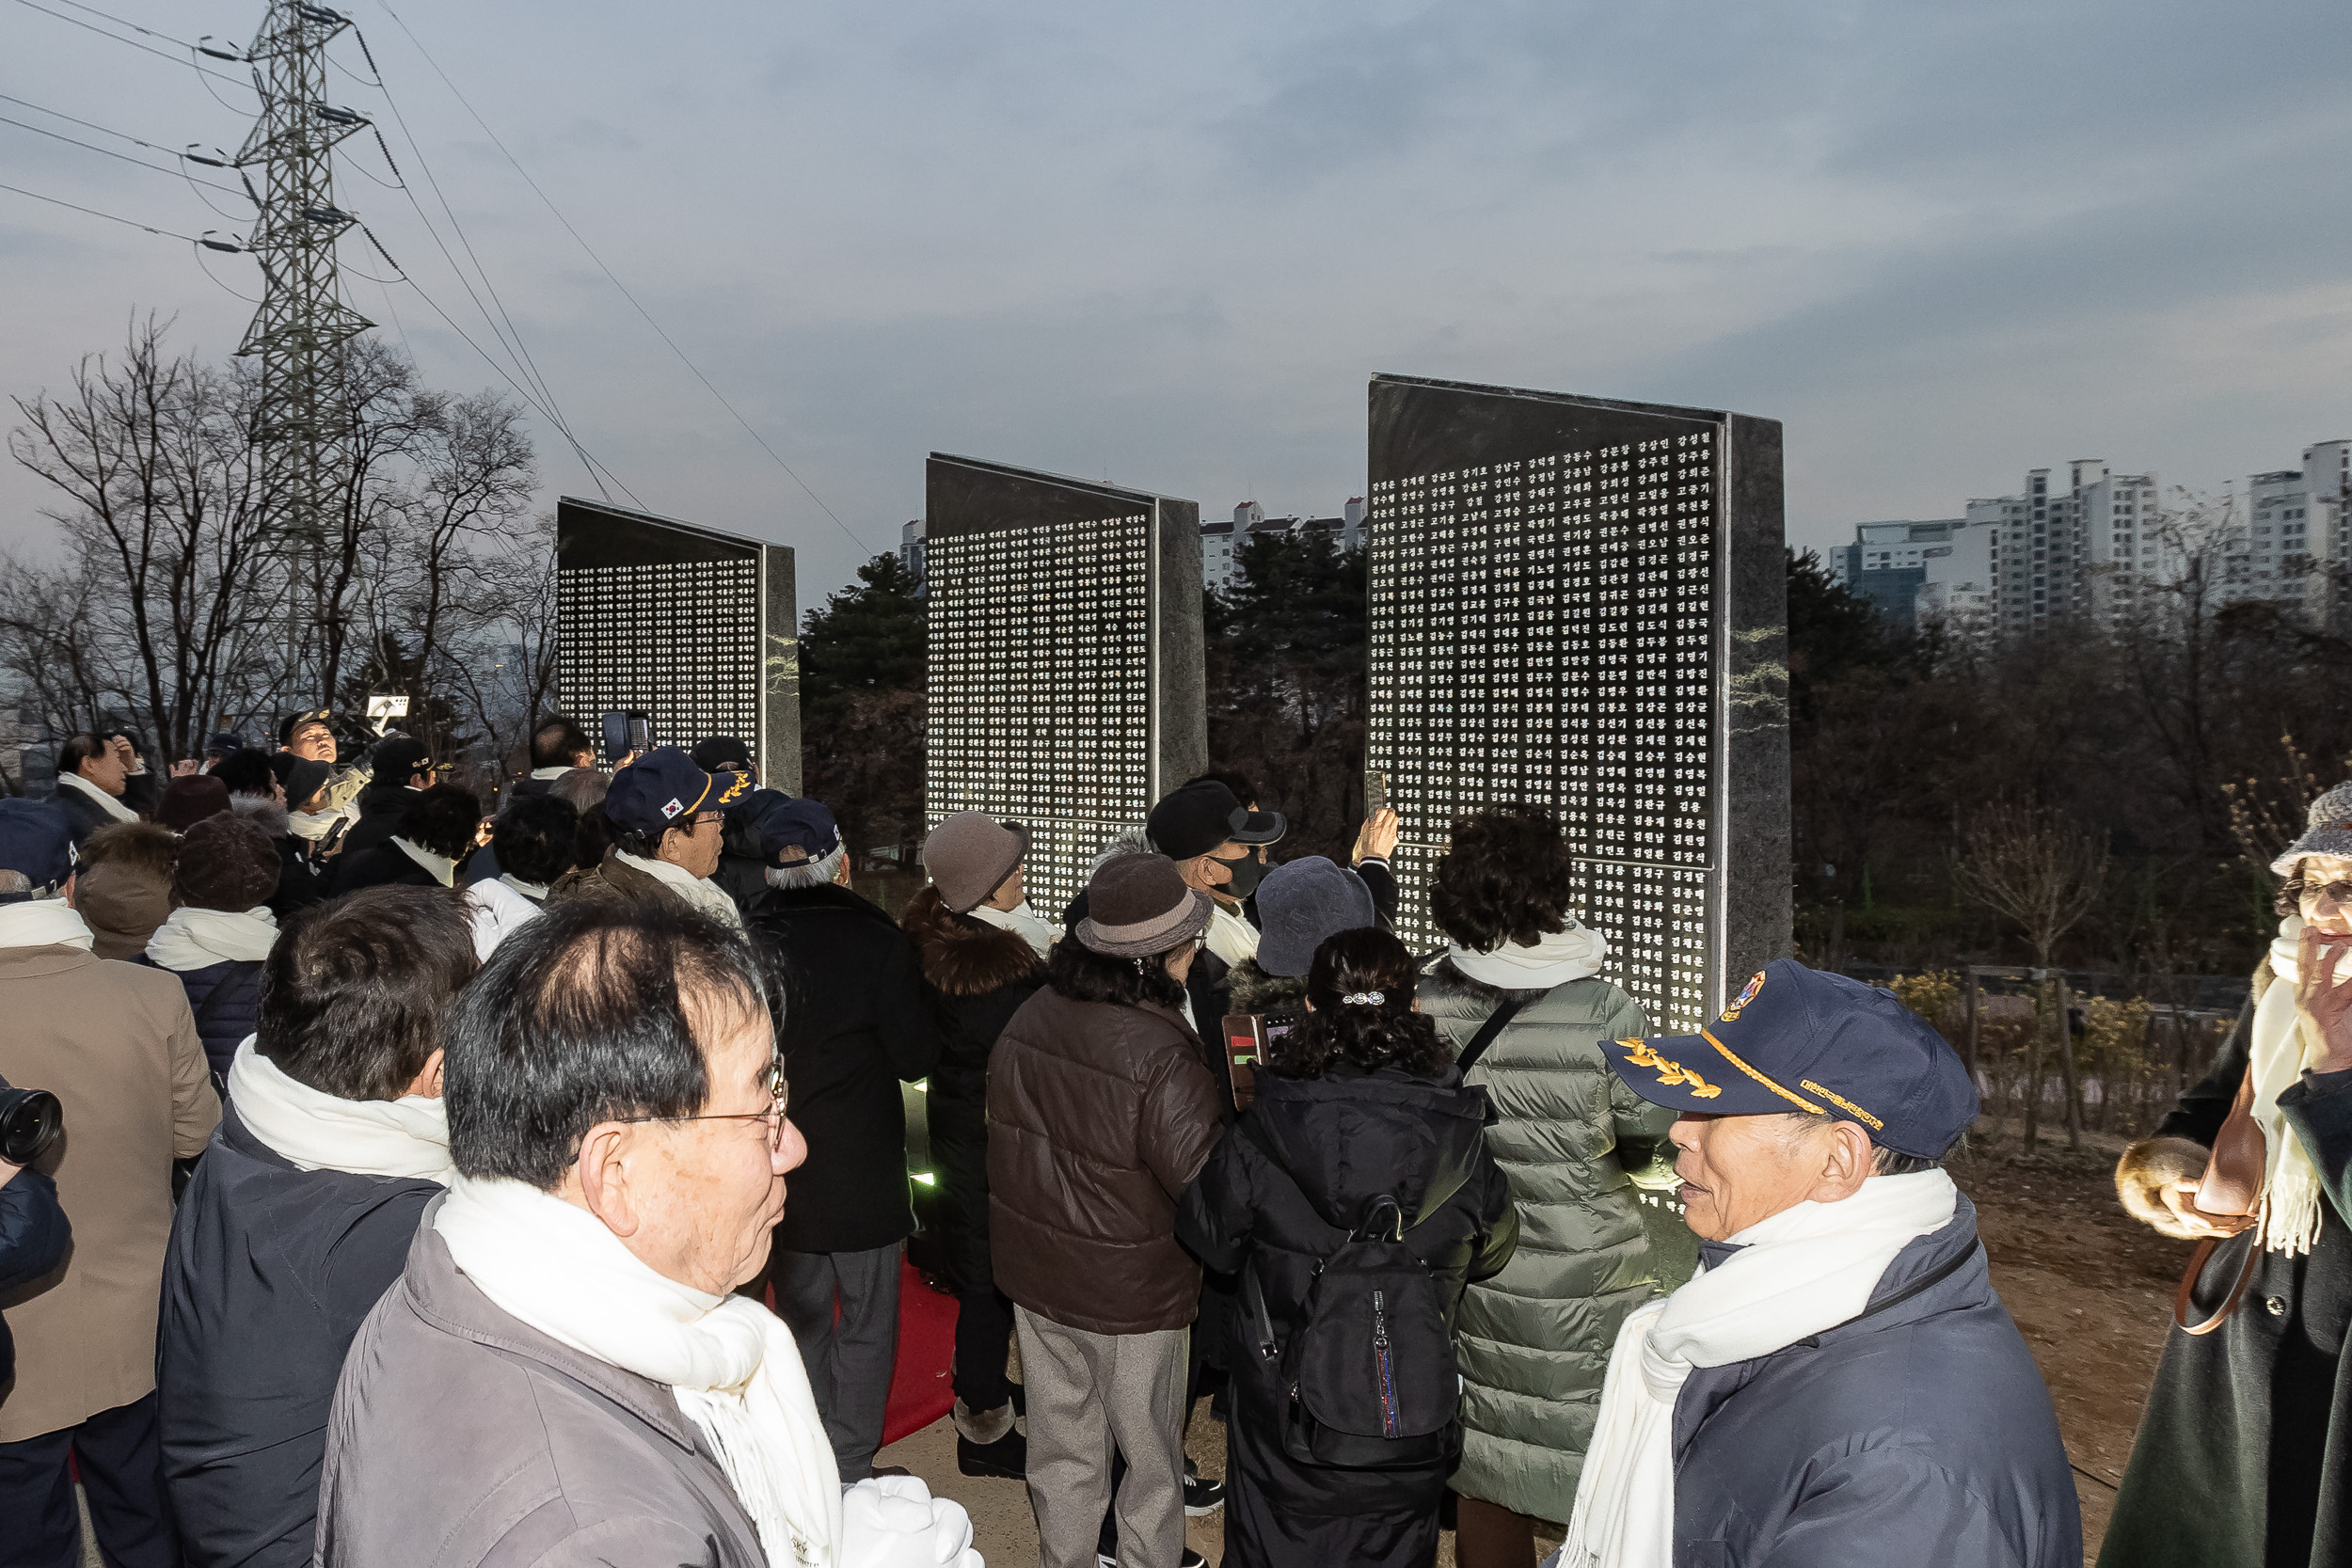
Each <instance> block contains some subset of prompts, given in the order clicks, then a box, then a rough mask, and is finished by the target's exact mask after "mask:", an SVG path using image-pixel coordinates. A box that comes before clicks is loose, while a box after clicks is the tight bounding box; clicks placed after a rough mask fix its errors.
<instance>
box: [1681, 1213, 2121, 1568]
mask: <svg viewBox="0 0 2352 1568" xmlns="http://www.w3.org/2000/svg"><path fill="white" fill-rule="evenodd" d="M1738 1250H1739V1248H1737V1247H1734V1246H1727V1245H1725V1244H1724V1243H1719V1242H1708V1243H1702V1245H1701V1247H1700V1252H1701V1254H1702V1255H1703V1256H1704V1257H1705V1258H1706V1259H1708V1262H1709V1263H1710V1264H1712V1263H1717V1262H1721V1261H1722V1260H1723V1259H1725V1258H1728V1257H1729V1256H1730V1255H1731V1254H1732V1253H1734V1252H1737V1251H1738ZM1870 1300H1871V1306H1870V1307H1867V1308H1866V1309H1865V1310H1864V1312H1863V1315H1862V1316H1860V1317H1858V1318H1854V1319H1852V1320H1851V1321H1849V1322H1847V1323H1840V1324H1839V1325H1838V1326H1837V1327H1836V1328H1833V1329H1830V1330H1828V1331H1826V1332H1824V1333H1821V1334H1818V1335H1814V1336H1812V1337H1811V1338H1804V1339H1800V1340H1798V1341H1797V1342H1796V1343H1795V1344H1793V1345H1791V1346H1789V1347H1788V1349H1787V1350H1783V1351H1776V1352H1774V1353H1773V1354H1771V1355H1767V1356H1763V1357H1760V1358H1759V1359H1757V1360H1755V1361H1740V1362H1734V1363H1733V1364H1731V1365H1730V1366H1725V1367H1702V1368H1700V1369H1699V1370H1696V1371H1694V1372H1692V1374H1691V1378H1690V1381H1689V1382H1687V1383H1685V1384H1684V1385H1683V1386H1682V1392H1681V1394H1680V1395H1679V1396H1678V1397H1677V1399H1676V1401H1675V1417H1674V1443H1675V1548H1674V1561H1675V1568H1731V1565H1733V1564H1738V1565H1739V1568H1907V1565H1909V1564H1918V1565H1919V1568H1928V1565H1929V1564H1934V1565H1936V1568H1945V1565H1947V1564H1948V1565H1953V1568H1959V1565H1963V1564H1964V1565H1965V1568H2079V1564H2080V1563H2081V1562H2082V1560H2083V1530H2082V1517H2081V1514H2080V1513H2079V1512H2078V1510H2077V1507H2076V1504H2075V1499H2074V1477H2073V1476H2072V1475H2071V1474H2069V1473H2068V1468H2067V1461H2066V1449H2065V1447H2064V1446H2063V1445H2062V1444H2061V1443H2060V1442H2059V1441H2058V1418H2057V1416H2056V1415H2055V1414H2054V1413H2053V1412H2052V1411H2051V1409H2050V1394H2049V1390H2048V1389H2046V1388H2044V1387H2043V1386H2042V1376H2041V1374H2040V1373H2039V1372H2037V1371H2036V1370H2034V1364H2033V1357H2032V1356H2030V1355H2028V1354H2026V1342H2025V1340H2023V1339H2022V1338H2018V1334H2017V1325H2016V1324H2015V1323H2011V1322H2010V1316H2009V1313H2008V1312H2007V1310H2005V1309H2004V1308H2003V1307H2002V1306H2001V1302H2000V1298H1999V1297H1998V1296H1995V1295H1994V1293H1993V1282H1992V1280H1991V1278H1990V1277H1989V1276H1988V1275H1986V1273H1985V1264H1984V1253H1983V1252H1982V1250H1981V1249H1979V1247H1978V1245H1977V1210H1976V1206H1975V1205H1974V1204H1972V1203H1970V1202H1969V1201H1968V1200H1967V1199H1966V1198H1965V1197H1963V1198H1962V1199H1961V1200H1960V1206H1959V1210H1958V1212H1956V1213H1954V1214H1953V1216H1952V1223H1951V1224H1949V1225H1947V1226H1946V1227H1944V1228H1943V1229H1941V1230H1939V1231H1937V1232H1935V1233H1934V1234H1933V1235H1931V1236H1922V1237H1920V1238H1919V1239H1918V1240H1917V1241H1915V1242H1914V1243H1911V1244H1910V1245H1909V1246H1907V1247H1905V1248H1904V1249H1903V1250H1902V1251H1901V1252H1899V1253H1898V1254H1897V1255H1896V1257H1895V1260H1894V1262H1892V1263H1890V1264H1888V1265H1887V1268H1886V1273H1885V1275H1883V1277H1881V1279H1880V1280H1879V1284H1878V1289H1877V1290H1876V1291H1873V1292H1872V1294H1871V1298H1870Z"/></svg>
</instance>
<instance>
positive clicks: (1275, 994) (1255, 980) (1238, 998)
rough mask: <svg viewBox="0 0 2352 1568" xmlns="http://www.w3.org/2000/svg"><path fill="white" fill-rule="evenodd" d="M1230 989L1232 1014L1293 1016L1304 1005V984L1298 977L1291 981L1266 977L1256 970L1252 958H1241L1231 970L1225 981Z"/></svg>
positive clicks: (1256, 963) (1290, 979)
mask: <svg viewBox="0 0 2352 1568" xmlns="http://www.w3.org/2000/svg"><path fill="white" fill-rule="evenodd" d="M1228 983H1229V984H1230V985H1231V986H1232V993H1233V1011H1235V1012H1237V1013H1295V1012H1299V1011H1302V1010H1304V1009H1305V1007H1306V1005H1307V982H1306V979H1305V978H1304V977H1303V976H1301V977H1299V978H1296V979H1293V978H1290V977H1287V976H1284V975H1280V974H1267V973H1266V972H1265V971H1264V970H1263V969H1261V968H1259V967H1258V960H1257V959H1255V958H1244V959H1243V960H1242V961H1241V962H1240V963H1238V964H1235V965H1234V966H1233V970H1232V975H1231V977H1230V979H1229V981H1228Z"/></svg>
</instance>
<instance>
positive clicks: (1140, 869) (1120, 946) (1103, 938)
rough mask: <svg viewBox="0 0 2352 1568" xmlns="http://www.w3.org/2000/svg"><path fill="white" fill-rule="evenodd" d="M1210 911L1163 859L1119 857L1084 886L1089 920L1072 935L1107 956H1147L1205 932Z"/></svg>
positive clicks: (1205, 897) (1202, 895)
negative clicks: (1085, 887)
mask: <svg viewBox="0 0 2352 1568" xmlns="http://www.w3.org/2000/svg"><path fill="white" fill-rule="evenodd" d="M1214 909H1215V906H1213V905H1212V904H1211V903H1210V902H1209V895H1207V894H1205V893H1201V892H1199V891H1197V890H1196V889H1194V888H1191V887H1188V886H1186V885H1185V882H1184V878H1183V877H1182V876H1181V875H1180V874H1179V873H1178V872H1177V870H1176V863H1175V862H1174V861H1172V860H1169V859H1168V857H1167V856H1166V855H1120V856H1119V857H1118V858H1117V859H1115V860H1108V861H1105V862H1104V863H1103V864H1102V865H1101V866H1099V867H1098V868H1096V870H1095V873H1094V878H1093V879H1092V880H1091V881H1089V882H1088V883H1087V917H1086V918H1085V919H1084V920H1081V921H1079V922H1078V928H1077V932H1076V935H1077V938H1078V940H1079V941H1080V942H1083V943H1085V944H1086V945H1087V946H1088V947H1090V948H1092V949H1093V950H1094V951H1095V952H1097V953H1101V954H1104V955H1105V956H1106V957H1109V958H1151V957H1152V956H1154V955H1155V954H1160V953H1166V952H1168V951H1169V950H1170V949H1171V948H1174V947H1176V946H1178V945H1179V944H1181V943H1183V942H1190V941H1192V940H1193V939H1194V938H1195V937H1197V936H1199V935H1200V933H1201V932H1202V931H1204V930H1206V929H1208V926H1209V916H1210V915H1211V913H1212V912H1214Z"/></svg>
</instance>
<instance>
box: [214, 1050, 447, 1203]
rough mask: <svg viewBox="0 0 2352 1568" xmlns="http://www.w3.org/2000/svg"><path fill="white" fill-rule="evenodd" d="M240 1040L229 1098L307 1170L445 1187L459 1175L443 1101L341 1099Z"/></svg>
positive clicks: (243, 1117) (252, 1127)
mask: <svg viewBox="0 0 2352 1568" xmlns="http://www.w3.org/2000/svg"><path fill="white" fill-rule="evenodd" d="M254 1038H255V1037H254V1036H251V1035H247V1036H246V1037H245V1038H244V1039H243V1040H241V1041H239V1042H238V1045H237V1053H236V1055H235V1056H234V1057H232V1058H230V1063H229V1103H230V1105H232V1106H234V1107H235V1108H236V1112H237V1119H238V1120H239V1121H242V1122H244V1123H245V1125H246V1131H247V1132H251V1133H252V1134H253V1135H254V1136H255V1137H257V1138H259V1139H261V1140H262V1142H263V1143H264V1144H267V1145H268V1146H269V1147H270V1148H272V1149H274V1150H276V1151H277V1152H278V1154H280V1155H282V1156H283V1157H284V1158H286V1159H287V1160H289V1161H291V1162H293V1164H294V1166H295V1167H296V1168H297V1169H300V1170H340V1171H348V1172H350V1173H351V1174H352V1175H354V1176H404V1177H408V1178H410V1179H412V1180H420V1181H438V1182H439V1183H441V1185H443V1186H445V1187H446V1186H448V1185H449V1183H450V1182H451V1181H452V1180H454V1179H455V1177H456V1175H457V1172H456V1170H455V1169H454V1168H453V1166H452V1165H451V1164H450V1163H449V1113H448V1111H447V1110H446V1109H445V1108H444V1107H443V1106H442V1104H441V1102H440V1101H437V1100H428V1099H426V1098H425V1097H424V1096H423V1095H421V1094H412V1095H405V1096H403V1097H402V1098H400V1099H398V1100H339V1099H337V1098H336V1097H335V1096H333V1095H331V1094H327V1093H326V1092H325V1091H323V1090H320V1089H314V1088H312V1087H311V1086H310V1085H308V1084H304V1083H300V1082H298V1081H296V1080H295V1079H294V1078H293V1077H290V1076H289V1075H288V1074H287V1073H286V1072H285V1070H284V1069H281V1068H280V1067H278V1064H277V1063H276V1062H273V1061H271V1060H270V1059H269V1058H268V1057H266V1056H264V1055H262V1053H260V1052H258V1051H256V1050H254V1049H253V1041H254Z"/></svg>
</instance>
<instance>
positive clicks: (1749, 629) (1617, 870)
mask: <svg viewBox="0 0 2352 1568" xmlns="http://www.w3.org/2000/svg"><path fill="white" fill-rule="evenodd" d="M1370 480H1371V497H1370V500H1371V512H1370V517H1369V524H1368V527H1369V533H1368V538H1367V547H1368V550H1369V557H1370V562H1369V564H1370V573H1371V600H1372V602H1371V672H1370V676H1371V687H1370V725H1369V734H1368V736H1367V747H1366V752H1367V757H1366V767H1367V769H1368V771H1369V772H1370V774H1371V775H1372V779H1371V781H1370V784H1371V788H1372V790H1373V791H1374V792H1375V793H1379V792H1385V798H1386V800H1387V803H1388V804H1390V805H1391V806H1393V807H1395V808H1396V809H1397V811H1398V813H1399V814H1400V816H1402V818H1403V823H1402V827H1403V839H1402V842H1401V843H1400V845H1399V848H1398V855H1397V867H1396V869H1397V873H1398V878H1399V880H1400V882H1401V884H1402V886H1403V891H1404V909H1403V911H1402V915H1401V918H1400V922H1399V926H1400V934H1401V935H1403V936H1404V937H1405V938H1406V941H1407V942H1410V943H1413V944H1414V945H1416V946H1417V947H1418V948H1420V949H1422V950H1426V949H1428V948H1433V947H1437V946H1440V945H1442V944H1443V942H1444V938H1443V936H1442V935H1441V934H1440V933H1439V932H1438V931H1437V929H1436V928H1435V927H1434V926H1433V925H1432V924H1431V923H1430V919H1429V911H1428V897H1427V892H1428V884H1429V879H1430V876H1431V873H1432V871H1433V869H1434V866H1435V864H1436V862H1437V858H1438V855H1439V854H1441V853H1442V852H1443V849H1444V846H1445V842H1446V837H1447V834H1448V832H1450V830H1451V827H1452V824H1453V823H1454V820H1455V819H1456V818H1457V817H1459V816H1463V815H1465V814H1468V813H1470V812H1474V811H1477V810H1479V809H1481V808H1483V807H1486V806H1491V805H1501V804H1505V803H1509V802H1513V801H1527V802H1531V803H1534V804H1537V805H1542V806H1546V807H1549V808H1550V809H1551V810H1552V811H1553V812H1555V813H1556V814H1557V815H1558V816H1559V817H1560V818H1561V820H1562V822H1563V823H1564V824H1565V827H1566V830H1567V832H1568V834H1569V838H1570V841H1571V843H1572V844H1573V845H1574V847H1575V850H1576V854H1577V857H1578V875H1579V882H1580V887H1579V890H1578V891H1579V894H1580V897H1581V903H1582V907H1583V911H1584V918H1585V920H1586V921H1587V923H1588V924H1590V925H1592V926H1594V927H1597V928H1598V929H1599V930H1600V931H1602V932H1603V933H1604V934H1605V935H1606V936H1607V937H1608V938H1609V942H1610V946H1611V949H1612V953H1611V965H1610V968H1609V969H1608V970H1607V971H1606V972H1605V973H1607V974H1608V975H1609V977H1610V978H1613V979H1614V980H1616V981H1617V982H1618V983H1619V984H1620V985H1622V986H1624V987H1625V989H1626V990H1628V991H1629V992H1631V993H1632V994H1633V996H1634V997H1635V998H1636V999H1637V1000H1639V1001H1640V1002H1641V1003H1642V1005H1643V1006H1644V1007H1645V1009H1647V1011H1648V1014H1649V1018H1650V1023H1651V1027H1653V1028H1654V1029H1658V1030H1661V1031H1666V1030H1691V1029H1695V1028H1696V1027H1698V1026H1699V1025H1700V1024H1701V1023H1703V1022H1706V1021H1707V1020H1708V1019H1709V1018H1711V1017H1713V1016H1714V1015H1715V1014H1716V1013H1717V1012H1718V1011H1720V1010H1721V1008H1722V1006H1723V1005H1724V994H1725V988H1726V986H1729V987H1730V988H1731V989H1735V990H1736V989H1737V987H1738V986H1739V985H1740V984H1741V983H1742V982H1744V981H1745V979H1746V977H1747V975H1748V974H1750V973H1752V972H1753V971H1755V970H1756V969H1758V968H1761V967H1762V966H1763V964H1764V963H1765V962H1766V960H1768V959H1770V958H1775V957H1779V956H1781V955H1783V954H1786V953H1787V952H1788V950H1789V940H1790V909H1789V860H1788V855H1789V840H1788V726H1787V712H1786V691H1787V668H1786V660H1787V654H1786V643H1787V629H1786V619H1787V591H1786V584H1785V566H1784V562H1783V528H1782V510H1781V455H1780V425H1779V423H1778V422H1777V421H1775V420H1758V419H1752V418H1749V417H1747V416H1745V415H1739V414H1728V413H1720V412H1713V411H1708V410H1703V409H1694V408H1673V407H1663V406H1659V405H1655V404H1634V403H1617V402H1610V401H1606V400H1602V399H1597V398H1581V397H1571V396H1566V395H1562V394H1556V393H1549V392H1535V391H1524V390H1518V389H1515V388H1502V387H1477V386H1469V385H1464V384H1460V383H1454V382H1441V381H1423V380H1416V379H1412V378H1409V377H1404V376H1378V377H1375V378H1374V380H1373V382H1372V388H1371V450H1370Z"/></svg>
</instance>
